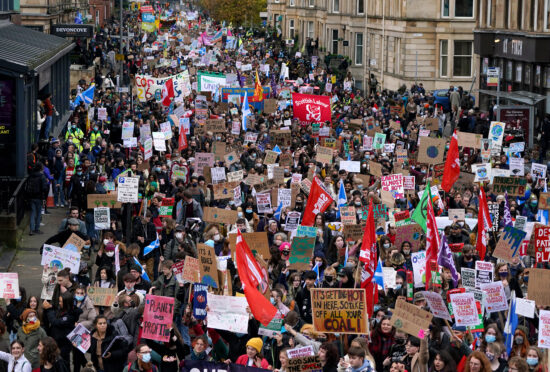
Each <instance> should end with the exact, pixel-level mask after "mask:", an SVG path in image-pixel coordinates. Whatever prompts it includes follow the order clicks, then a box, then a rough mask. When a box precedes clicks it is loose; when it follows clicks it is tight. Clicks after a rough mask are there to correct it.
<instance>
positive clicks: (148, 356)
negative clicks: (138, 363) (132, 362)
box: [141, 353, 151, 363]
mask: <svg viewBox="0 0 550 372" xmlns="http://www.w3.org/2000/svg"><path fill="white" fill-rule="evenodd" d="M141 360H142V361H143V363H149V362H150V361H151V353H146V354H143V355H142V357H141Z"/></svg>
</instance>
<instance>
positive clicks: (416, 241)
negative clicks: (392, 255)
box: [394, 223, 424, 250]
mask: <svg viewBox="0 0 550 372" xmlns="http://www.w3.org/2000/svg"><path fill="white" fill-rule="evenodd" d="M396 231H397V233H396V234H395V243H394V246H395V247H397V248H399V249H400V248H401V247H402V246H403V243H405V242H409V243H410V244H411V247H412V248H413V250H416V248H420V243H421V242H422V239H421V238H422V235H423V234H424V230H422V226H420V225H419V224H417V223H411V224H408V225H402V226H398V227H397V228H396Z"/></svg>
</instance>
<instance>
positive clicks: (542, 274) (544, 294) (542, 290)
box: [526, 269, 550, 306]
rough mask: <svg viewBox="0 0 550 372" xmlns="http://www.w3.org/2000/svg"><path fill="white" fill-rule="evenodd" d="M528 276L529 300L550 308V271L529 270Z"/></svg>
mask: <svg viewBox="0 0 550 372" xmlns="http://www.w3.org/2000/svg"><path fill="white" fill-rule="evenodd" d="M526 274H527V275H529V284H528V286H527V293H528V294H529V299H530V300H533V301H535V302H536V303H537V305H538V306H550V288H549V287H548V283H550V270H546V269H528V271H527V272H526Z"/></svg>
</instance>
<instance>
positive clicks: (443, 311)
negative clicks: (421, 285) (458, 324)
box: [422, 291, 451, 321]
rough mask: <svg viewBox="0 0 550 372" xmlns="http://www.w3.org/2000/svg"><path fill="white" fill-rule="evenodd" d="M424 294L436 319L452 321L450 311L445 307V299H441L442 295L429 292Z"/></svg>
mask: <svg viewBox="0 0 550 372" xmlns="http://www.w3.org/2000/svg"><path fill="white" fill-rule="evenodd" d="M422 293H423V294H424V298H425V299H426V302H427V303H428V306H429V307H430V310H431V311H432V314H433V315H434V316H435V317H436V318H441V319H446V320H448V321H451V315H450V314H449V309H447V306H446V305H445V302H444V301H443V298H441V295H440V294H439V293H435V292H428V291H424V292H422Z"/></svg>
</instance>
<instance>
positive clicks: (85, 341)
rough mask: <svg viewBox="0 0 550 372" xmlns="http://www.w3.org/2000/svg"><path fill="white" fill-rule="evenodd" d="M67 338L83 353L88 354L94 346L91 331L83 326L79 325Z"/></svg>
mask: <svg viewBox="0 0 550 372" xmlns="http://www.w3.org/2000/svg"><path fill="white" fill-rule="evenodd" d="M67 338H68V339H69V341H70V342H71V344H72V345H73V346H74V347H76V348H77V349H78V350H80V351H81V352H82V353H86V352H87V351H88V349H89V348H90V346H91V344H92V340H91V336H90V331H88V330H87V329H86V327H84V326H83V325H82V324H77V325H76V327H75V329H73V330H72V331H71V333H69V334H68V335H67Z"/></svg>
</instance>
